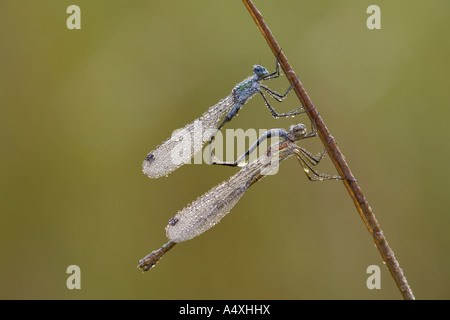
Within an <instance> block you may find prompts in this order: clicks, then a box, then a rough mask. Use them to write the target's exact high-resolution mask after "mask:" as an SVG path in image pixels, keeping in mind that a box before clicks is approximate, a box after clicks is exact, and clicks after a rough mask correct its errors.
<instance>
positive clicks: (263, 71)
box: [253, 65, 269, 77]
mask: <svg viewBox="0 0 450 320" xmlns="http://www.w3.org/2000/svg"><path fill="white" fill-rule="evenodd" d="M253 72H254V73H255V74H256V75H257V76H258V77H262V76H264V75H266V74H269V72H268V71H267V69H266V68H264V67H263V66H260V65H256V66H254V67H253Z"/></svg>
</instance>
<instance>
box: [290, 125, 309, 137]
mask: <svg viewBox="0 0 450 320" xmlns="http://www.w3.org/2000/svg"><path fill="white" fill-rule="evenodd" d="M289 133H290V134H291V135H293V137H294V139H296V138H300V137H302V136H304V135H305V134H306V127H305V125H304V124H301V123H299V124H296V125H292V126H291V127H290V128H289Z"/></svg>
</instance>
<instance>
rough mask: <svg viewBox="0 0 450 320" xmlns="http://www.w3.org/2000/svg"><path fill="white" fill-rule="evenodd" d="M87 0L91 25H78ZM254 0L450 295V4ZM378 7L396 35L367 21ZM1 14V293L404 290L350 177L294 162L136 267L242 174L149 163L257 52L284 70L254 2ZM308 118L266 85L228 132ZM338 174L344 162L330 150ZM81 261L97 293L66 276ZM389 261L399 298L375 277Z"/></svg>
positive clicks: (418, 269)
mask: <svg viewBox="0 0 450 320" xmlns="http://www.w3.org/2000/svg"><path fill="white" fill-rule="evenodd" d="M71 4H76V5H78V6H80V8H81V28H82V29H81V30H69V29H67V27H66V19H67V18H68V17H69V14H67V13H66V9H67V7H68V6H69V5H71ZM255 4H256V5H257V7H258V8H259V10H260V11H261V12H262V14H263V16H264V18H265V20H266V22H267V23H268V25H269V27H270V28H271V30H272V32H273V33H274V35H275V37H276V39H277V41H278V42H279V44H280V45H281V47H282V48H283V50H284V52H285V53H286V55H287V57H288V59H289V62H290V63H291V64H292V66H293V68H294V69H295V70H296V72H297V73H298V74H299V76H300V80H301V81H302V83H303V85H304V87H305V89H306V90H307V92H308V94H309V95H310V97H311V98H312V100H313V102H314V103H315V104H316V106H317V108H318V109H319V111H320V114H321V115H322V117H323V119H324V121H325V122H326V124H327V126H328V128H329V129H330V131H331V133H332V135H333V136H335V137H336V139H337V142H338V144H339V146H340V148H341V150H342V151H343V153H344V154H345V156H346V159H347V161H348V163H349V164H350V167H351V168H352V171H353V173H354V175H355V176H356V178H357V179H358V180H359V182H360V185H361V188H362V189H363V192H364V193H365V196H366V198H367V199H368V201H369V203H370V204H371V206H372V208H373V210H374V212H375V214H376V217H377V219H378V221H379V223H380V224H381V227H382V229H383V231H384V233H385V235H386V237H387V240H388V241H389V244H390V245H391V247H392V249H393V250H394V252H395V254H396V257H397V259H398V260H399V262H400V265H401V267H402V268H403V270H404V272H405V275H406V276H407V279H408V282H409V284H410V285H411V287H412V289H413V291H414V293H415V295H416V298H419V299H448V298H450V288H449V284H450V273H449V270H450V254H449V252H450V233H449V224H450V216H449V208H450V206H449V204H448V198H449V189H450V169H449V165H450V150H449V138H448V137H449V134H448V121H449V120H450V109H449V107H448V106H449V102H450V97H449V83H450V81H449V80H448V73H449V71H450V68H449V66H450V63H449V51H450V50H449V49H450V41H449V39H450V38H449V31H450V28H449V26H450V22H449V21H448V17H449V13H450V3H449V1H447V0H442V1H438V0H433V1H406V0H398V1H376V2H373V1H370V2H369V1H349V0H346V1H342V0H341V1H314V2H312V1H262V0H261V1H255ZM371 4H377V5H379V6H380V7H381V19H382V20H381V26H382V29H381V30H373V31H371V30H368V29H367V27H366V19H367V18H368V16H369V15H368V14H366V8H367V7H368V6H369V5H371ZM0 21H1V22H0V24H1V28H0V41H1V45H0V48H1V49H0V130H1V131H0V133H1V134H0V148H1V152H2V156H1V157H0V166H1V179H0V181H1V184H0V188H1V190H0V218H1V221H0V237H1V241H0V257H1V264H0V298H2V299H400V298H401V295H400V293H399V291H398V289H397V287H396V286H395V284H394V282H393V280H392V278H391V276H390V274H389V272H388V271H387V269H386V268H385V267H384V266H383V263H382V260H381V257H380V255H379V253H378V250H377V249H376V248H375V247H374V244H373V241H372V239H371V237H370V236H369V233H368V232H367V230H366V229H365V227H364V224H363V223H362V221H361V219H360V217H359V215H358V214H357V212H356V210H355V208H354V205H353V203H352V201H351V199H350V197H349V196H348V194H347V191H346V189H345V188H344V187H343V185H342V183H341V182H336V181H328V182H316V183H311V182H309V181H308V180H307V179H306V178H305V176H304V174H303V173H302V171H301V170H300V167H299V165H298V163H297V161H295V159H289V160H287V161H286V162H285V163H283V165H282V166H281V168H280V171H279V172H278V174H277V175H275V176H272V177H268V178H266V179H264V180H263V181H262V182H260V183H258V184H256V185H255V186H254V187H252V188H251V189H250V190H249V191H248V193H247V194H246V195H245V196H244V197H243V198H242V200H241V201H240V202H239V203H238V204H237V205H236V207H235V208H234V209H233V210H232V212H231V213H230V214H229V215H228V216H227V217H226V218H225V219H224V220H223V221H222V222H221V223H220V224H219V225H217V226H216V227H215V228H213V229H212V230H210V231H208V232H207V233H205V234H203V235H201V236H200V237H198V238H195V239H193V240H191V241H189V242H186V243H183V244H180V245H178V246H176V247H175V248H174V249H173V250H172V251H171V252H169V253H168V254H167V256H166V257H165V258H164V259H163V260H162V261H161V262H160V263H158V265H157V266H156V268H154V269H152V270H151V271H149V272H146V273H144V274H143V273H142V272H141V271H140V270H138V269H136V265H137V262H138V260H139V259H140V258H142V257H144V256H145V255H146V254H147V253H149V252H151V251H152V250H155V249H158V248H159V247H160V246H161V245H162V244H163V243H165V242H166V241H167V240H166V237H165V230H164V228H165V226H166V224H167V222H168V220H169V219H170V218H171V217H172V216H174V215H175V213H176V212H177V210H180V209H182V208H183V207H184V206H185V205H186V204H188V203H189V202H191V201H192V200H194V199H196V198H197V197H198V196H200V195H201V194H203V193H204V192H206V191H207V190H208V189H210V188H211V187H212V186H214V185H216V184H218V183H219V182H221V181H223V180H225V179H227V178H228V177H229V176H231V175H232V174H234V173H235V172H236V171H237V169H234V168H229V167H213V166H209V165H206V164H203V165H185V166H183V167H181V168H180V169H178V170H177V171H175V172H174V173H172V174H170V175H169V177H167V178H161V179H158V180H152V179H149V178H147V177H146V176H145V175H144V174H142V172H141V163H142V160H143V159H144V158H145V156H146V155H147V153H148V152H149V151H151V150H153V149H154V148H155V147H156V146H157V145H159V144H160V143H161V141H163V140H165V139H166V138H167V137H169V136H170V134H171V133H172V131H173V130H175V129H177V128H180V127H183V126H184V125H185V124H186V123H188V122H190V121H192V120H194V119H195V118H197V117H198V116H200V115H201V114H202V113H203V112H204V111H205V110H206V109H207V108H208V107H209V106H211V105H213V104H215V103H216V102H218V101H219V100H220V99H221V98H223V97H225V96H227V95H228V94H229V93H230V91H231V89H232V88H233V86H234V85H235V84H236V83H237V82H239V81H241V80H243V79H244V78H245V77H247V76H249V75H251V71H252V66H253V64H263V65H264V66H266V67H268V68H269V69H270V70H272V69H273V67H274V57H273V55H272V53H271V52H270V50H269V48H268V46H267V44H266V42H265V40H264V38H263V37H262V36H261V34H260V32H259V30H258V29H257V28H256V26H255V24H254V22H253V20H252V19H251V17H250V15H249V14H248V12H247V10H246V9H245V7H244V6H243V4H242V2H241V1H207V0H201V1H200V0H195V1H182V0H175V1H171V2H170V3H168V2H164V1H147V0H146V1H144V0H139V1H137V0H136V1H116V0H114V1H112V0H109V1H106V0H96V1H82V0H78V1H61V0H58V1H55V0H53V1H48V0H40V1H23V0H22V1H19V0H3V1H1V2H0ZM268 85H270V87H271V88H273V89H275V90H277V91H280V92H281V91H282V90H284V89H286V88H287V87H288V83H287V80H286V79H285V78H284V77H283V78H281V80H274V81H271V83H270V84H268ZM297 105H298V100H296V98H295V96H294V95H292V96H290V97H289V99H288V100H287V102H286V103H283V104H276V105H275V107H277V110H278V111H280V112H281V111H287V110H290V109H292V108H293V107H295V106H297ZM298 122H303V123H306V124H307V123H309V122H308V120H307V117H306V116H304V115H302V116H299V117H297V118H296V119H292V118H289V119H279V120H275V119H273V118H272V117H271V115H270V113H269V112H268V111H267V110H266V108H265V107H264V105H263V103H262V100H261V99H260V98H259V97H256V98H254V99H253V100H251V101H250V102H249V103H248V105H246V106H245V107H244V109H243V110H242V111H241V112H240V115H239V117H237V118H235V119H234V120H233V122H232V123H230V125H228V126H227V128H244V129H245V130H246V129H248V128H256V129H260V128H265V129H269V128H274V127H275V128H282V127H284V128H287V127H289V125H290V124H293V123H298ZM307 147H308V148H309V149H311V150H312V151H313V152H318V151H320V150H322V148H323V147H322V145H321V142H320V140H319V139H316V140H315V141H313V142H312V143H311V142H310V143H309V144H308V146H307ZM319 171H321V172H331V173H334V168H333V166H332V164H330V161H329V159H327V160H326V161H324V164H323V165H321V166H320V168H319ZM73 264H75V265H78V266H80V268H81V290H68V289H67V287H66V279H67V277H68V276H69V275H68V274H66V268H67V267H68V266H69V265H73ZM374 264H375V265H379V266H380V267H381V270H382V273H381V290H368V289H367V287H366V279H367V277H368V276H369V275H368V274H366V268H367V267H368V266H369V265H374Z"/></svg>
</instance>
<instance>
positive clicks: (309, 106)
mask: <svg viewBox="0 0 450 320" xmlns="http://www.w3.org/2000/svg"><path fill="white" fill-rule="evenodd" d="M242 1H243V2H244V5H245V6H246V7H247V9H248V11H249V12H250V15H251V16H252V18H253V20H254V21H255V23H256V25H257V26H258V28H259V30H260V31H261V33H262V34H263V36H264V38H265V39H266V41H267V43H268V44H269V47H270V49H271V50H272V52H273V54H274V55H275V56H277V57H278V62H279V64H280V66H281V68H282V69H283V71H284V73H285V74H286V77H287V78H288V79H289V82H290V83H291V84H292V85H293V86H294V90H295V93H296V94H297V97H298V98H299V100H300V102H301V104H302V105H303V107H304V108H305V110H306V112H307V114H308V116H309V118H310V120H311V121H312V123H313V124H314V125H315V127H316V129H317V131H318V134H319V136H320V139H321V140H322V142H323V144H324V145H325V147H326V148H327V151H328V154H329V155H330V158H331V160H332V161H333V163H334V165H335V167H336V169H337V171H338V172H339V175H340V176H341V177H344V180H343V182H344V185H345V187H346V188H347V190H348V192H349V194H350V196H351V197H352V199H353V202H354V204H355V206H356V209H357V210H358V213H359V215H360V216H361V218H362V219H363V221H364V224H365V225H366V227H367V230H369V232H370V234H371V235H372V237H373V240H374V242H375V245H376V246H377V248H378V250H379V251H380V254H381V256H382V258H383V260H384V261H385V262H386V266H387V267H388V269H389V272H390V273H391V275H392V277H393V278H394V281H395V283H396V284H397V286H398V288H399V289H400V292H401V294H402V295H403V298H404V299H407V300H414V299H415V298H414V294H413V292H412V290H411V288H410V287H409V285H408V282H407V281H406V277H405V276H404V275H403V271H402V269H401V268H400V265H399V263H398V261H397V260H396V259H395V256H394V252H393V251H392V249H391V248H390V247H389V245H388V242H387V241H386V237H385V236H384V235H383V231H382V230H381V228H380V225H379V224H378V222H377V219H376V218H375V215H374V213H373V212H372V208H371V207H370V206H369V203H368V202H367V200H366V198H365V197H364V195H363V193H362V191H361V188H360V187H359V184H358V182H357V180H356V179H355V177H354V176H353V174H352V172H351V171H350V168H349V166H348V164H347V162H346V161H345V158H344V155H343V154H342V152H341V151H340V150H339V148H338V146H337V144H336V142H335V140H334V137H333V136H332V135H331V134H330V132H329V131H328V128H327V127H326V125H325V123H324V122H323V120H322V118H321V117H320V115H319V112H318V111H317V108H316V107H315V106H314V104H313V103H312V101H311V99H310V98H309V96H308V94H307V93H306V91H305V89H304V88H303V85H302V83H301V82H300V80H299V79H298V78H297V74H296V73H295V72H294V70H293V69H292V67H291V65H290V64H289V62H288V61H287V58H286V56H285V54H284V53H283V52H282V51H281V47H280V46H279V45H278V43H277V42H276V40H275V38H274V36H273V35H272V32H271V31H270V30H269V28H268V27H267V25H266V23H265V22H264V19H263V17H262V15H261V13H260V12H259V11H258V9H256V7H255V6H254V5H253V3H252V1H251V0H242Z"/></svg>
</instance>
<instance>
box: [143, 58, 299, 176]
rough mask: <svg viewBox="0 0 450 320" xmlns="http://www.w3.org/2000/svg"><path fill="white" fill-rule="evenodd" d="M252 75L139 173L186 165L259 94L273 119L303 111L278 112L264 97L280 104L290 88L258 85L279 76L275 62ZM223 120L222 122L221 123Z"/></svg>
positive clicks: (167, 143)
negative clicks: (272, 68) (272, 67)
mask: <svg viewBox="0 0 450 320" xmlns="http://www.w3.org/2000/svg"><path fill="white" fill-rule="evenodd" d="M253 73H254V75H253V76H251V77H249V78H247V79H245V80H244V81H242V82H240V83H238V84H237V85H236V86H235V87H234V89H233V90H232V92H231V94H230V95H229V96H227V97H226V98H224V99H222V100H220V101H219V102H218V103H217V104H215V105H214V106H212V107H210V108H209V109H208V110H207V111H206V112H205V113H204V114H203V115H202V116H201V117H200V118H198V119H197V120H195V121H193V122H192V123H189V124H187V125H186V126H185V127H184V128H183V129H181V130H179V131H178V133H176V134H174V135H172V137H170V138H168V139H167V140H166V141H164V142H163V143H162V144H161V145H160V146H158V147H157V148H156V149H155V150H154V151H152V152H150V153H149V154H148V155H147V157H146V158H145V160H144V162H143V164H142V166H143V170H142V171H143V172H144V173H145V174H146V175H148V176H149V177H150V178H159V177H162V176H166V175H168V174H169V173H170V172H172V171H174V170H175V169H177V168H178V167H180V166H181V165H183V164H184V163H187V162H189V161H190V159H191V158H192V157H193V156H194V155H195V154H196V153H197V152H199V151H200V150H201V149H202V148H203V145H204V144H205V143H206V142H208V141H209V142H210V143H211V141H212V139H213V138H214V135H215V134H216V133H217V131H219V130H220V129H222V127H223V126H224V125H225V124H226V123H227V122H229V121H231V119H232V118H234V117H235V116H236V115H237V114H238V112H239V110H240V109H241V108H242V107H243V106H244V105H245V104H246V103H247V101H248V100H249V99H250V98H252V97H253V96H254V95H256V94H257V93H260V94H261V96H262V98H263V100H264V103H265V105H266V106H267V108H268V109H269V110H270V112H271V113H272V116H273V117H274V118H280V117H290V116H295V115H297V114H300V113H303V112H304V111H300V110H302V107H299V108H297V109H294V110H291V111H289V112H287V113H277V112H276V111H275V110H274V109H273V107H272V106H271V105H270V103H269V101H268V100H267V98H266V97H265V95H264V93H263V91H262V90H264V91H266V92H267V93H268V94H269V95H270V96H271V97H272V98H274V99H275V100H276V101H278V102H281V101H283V99H284V98H285V97H286V96H287V94H288V93H289V91H290V90H291V89H292V86H290V87H289V89H288V90H287V91H286V92H285V93H284V94H279V93H277V92H275V91H273V90H271V89H269V88H268V87H266V86H264V85H262V84H261V81H263V80H271V79H275V78H278V77H279V76H280V72H279V65H278V60H277V62H276V68H275V71H274V72H272V73H269V72H268V71H267V69H266V68H264V67H262V66H260V65H255V66H254V68H253ZM224 115H225V116H224ZM222 117H223V120H222V121H221V119H222ZM197 128H198V129H197ZM180 150H181V152H180Z"/></svg>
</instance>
